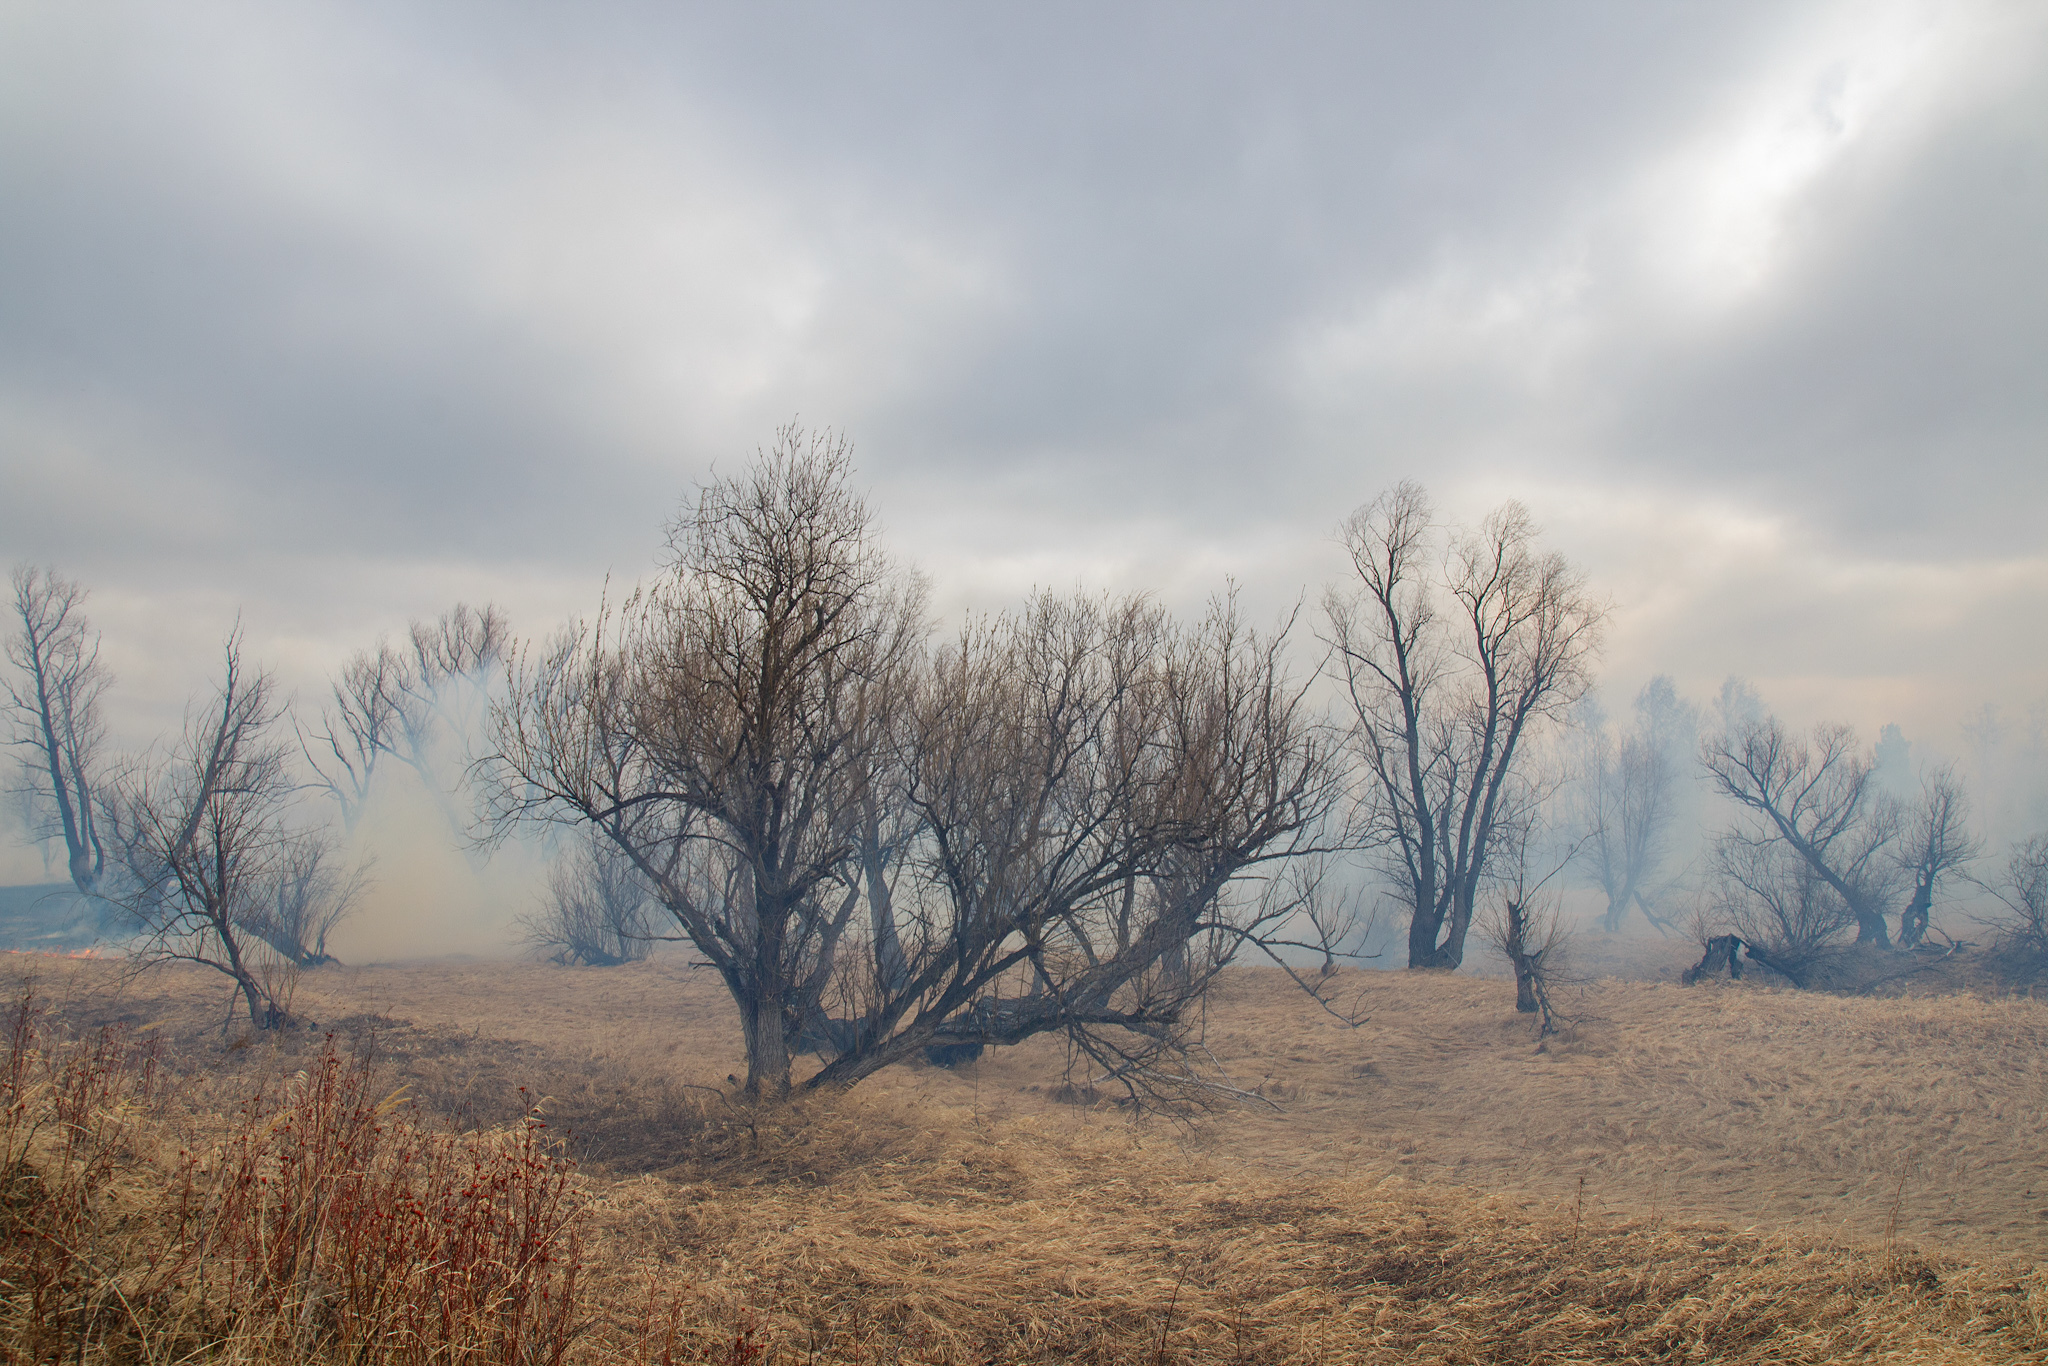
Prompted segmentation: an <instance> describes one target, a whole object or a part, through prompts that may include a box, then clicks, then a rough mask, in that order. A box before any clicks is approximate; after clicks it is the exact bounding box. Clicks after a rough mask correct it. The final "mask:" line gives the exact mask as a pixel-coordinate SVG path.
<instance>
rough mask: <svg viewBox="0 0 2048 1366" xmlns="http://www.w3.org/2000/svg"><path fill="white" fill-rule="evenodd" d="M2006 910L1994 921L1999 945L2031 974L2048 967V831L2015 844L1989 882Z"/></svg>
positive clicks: (2025, 972)
mask: <svg viewBox="0 0 2048 1366" xmlns="http://www.w3.org/2000/svg"><path fill="white" fill-rule="evenodd" d="M1985 885H1986V887H1987V890H1989V891H1990V893H1991V894H1992V895H1993V896H1995V897H1997V898H1998V900H1999V903H2000V904H2001V905H2002V906H2003V907H2004V911H2003V913H2002V914H2001V915H1999V916H1998V917H1997V918H1996V919H1995V920H1994V921H1993V924H1994V925H1995V926H1996V928H1997V930H1998V932H1999V940H2000V943H1999V948H2000V950H2001V951H2002V952H2003V953H2004V954H2005V956H2006V957H2007V958H2008V959H2010V960H2012V961H2013V962H2014V963H2016V964H2017V965H2018V966H2019V968H2020V969H2021V971H2022V972H2023V973H2024V975H2025V976H2027V977H2029V978H2031V977H2034V976H2036V975H2038V974H2039V973H2040V971H2041V970H2042V968H2044V967H2048V834H2041V835H2036V836H2034V837H2033V838H2032V839H2028V840H2022V841H2020V842H2019V843H2018V844H2015V845H2014V846H2013V848H2012V853H2011V855H2010V856H2008V858H2007V859H2006V863H2005V867H2004V869H2003V870H2001V872H2000V874H1999V875H1998V877H1997V879H1996V880H1995V881H1993V882H1990V883H1988V884H1985Z"/></svg>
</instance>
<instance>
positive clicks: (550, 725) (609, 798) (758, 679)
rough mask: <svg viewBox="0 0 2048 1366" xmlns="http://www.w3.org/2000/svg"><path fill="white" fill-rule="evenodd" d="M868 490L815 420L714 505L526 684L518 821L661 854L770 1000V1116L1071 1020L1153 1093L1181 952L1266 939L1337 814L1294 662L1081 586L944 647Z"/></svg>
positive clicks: (743, 977) (720, 967)
mask: <svg viewBox="0 0 2048 1366" xmlns="http://www.w3.org/2000/svg"><path fill="white" fill-rule="evenodd" d="M850 474H851V452H850V448H849V447H848V445H847V444H846V443H845V441H844V440H843V439H841V438H836V437H833V436H831V435H829V434H824V435H808V434H806V433H804V432H802V431H801V430H799V429H796V428H793V427H792V428H786V429H784V430H783V431H782V432H780V433H779V434H778V437H777V441H776V444H775V446H774V447H773V448H772V449H771V450H769V451H766V452H763V453H761V454H760V456H759V458H758V459H757V460H755V461H754V462H753V463H752V464H750V465H749V466H748V468H747V469H746V470H744V471H743V472H741V473H740V474H738V475H735V476H733V477H729V478H723V479H718V480H714V481H713V482H711V483H710V484H708V485H706V486H704V487H703V488H702V489H701V490H700V491H699V494H698V496H697V498H696V500H695V502H694V504H692V505H690V506H689V507H687V508H686V510H685V512H684V515H683V516H682V517H681V518H680V519H679V520H678V521H677V522H676V523H675V524H674V525H673V526H672V527H671V529H670V538H669V545H670V552H671V565H672V567H671V570H670V572H669V573H668V575H667V576H666V577H665V578H664V580H663V581H662V582H660V583H659V584H658V585H656V586H655V587H653V588H651V589H649V590H647V591H644V592H640V593H636V594H635V595H633V596H632V597H631V598H629V599H628V600H627V601H626V602H625V603H624V604H622V605H621V606H620V607H619V608H618V609H616V610H607V611H605V612H602V613H601V614H600V616H599V618H598V620H597V621H596V622H595V623H593V624H591V625H589V626H587V627H578V628H575V629H572V630H571V631H569V632H568V633H566V634H565V635H564V636H563V637H561V638H560V639H558V640H557V641H556V642H555V643H554V644H553V645H552V646H551V647H549V648H547V649H545V650H543V651H541V652H539V653H538V654H536V655H533V656H530V657H523V658H522V659H521V660H520V661H518V662H517V664H516V665H515V668H514V671H513V678H512V684H511V689H510V696H509V700H508V701H507V702H506V703H504V704H503V705H502V706H501V707H499V708H498V709H497V711H496V712H495V714H494V720H493V737H494V742H495V746H496V759H495V782H494V784H493V786H494V790H495V793H496V801H497V811H498V815H499V818H500V821H501V826H500V828H501V829H503V828H509V826H510V825H511V824H512V823H514V822H517V821H520V820H527V819H540V820H554V821H563V822H569V823H579V824H587V825H589V826H592V827H594V828H595V829H596V830H598V831H599V832H600V833H601V834H602V835H603V836H604V837H605V838H606V839H609V840H610V841H612V842H613V844H614V845H615V846H616V847H617V848H618V849H619V850H621V851H622V852H623V853H624V854H625V855H626V856H627V857H628V858H629V859H630V860H631V862H632V864H633V866H634V868H635V870H636V871H637V872H638V874H639V876H640V877H641V879H642V880H643V881H644V882H645V883H646V885H647V886H648V887H649V889H650V890H651V891H652V892H653V894H654V896H655V899H656V900H657V901H658V902H659V903H660V904H661V906H662V907H663V909H664V911H665V912H666V914H667V915H668V916H669V917H670V918H671V919H672V920H673V922H674V924H675V926H676V928H677V930H678V931H679V933H680V934H681V935H683V936H684V937H686V938H687V939H688V940H689V942H690V943H691V944H692V945H693V946H694V947H695V948H696V949H697V951H698V952H699V953H700V954H702V955H703V958H704V960H705V961H706V962H707V963H708V964H709V965H711V966H712V967H713V968H714V969H715V970H716V971H717V972H718V973H719V975H720V977H721V978H722V979H723V981H724V983H725V985H726V988H727V991H728V992H729V993H730V995H731V996H732V999H733V1001H734V1003H735V1005H736V1006H737V1007H738V1011H739V1016H740V1023H741V1031H742V1034H743V1037H744V1041H745V1046H746V1054H747V1080H746V1086H747V1089H748V1091H749V1092H751V1093H753V1094H755V1095H778V1094H781V1093H784V1092H786V1091H787V1090H788V1089H789V1087H790V1085H791V1078H792V1070H791V1063H792V1057H793V1055H794V1053H795V1052H796V1050H797V1048H798V1046H799V1044H800V1043H814V1044H816V1045H817V1046H820V1047H822V1048H823V1049H824V1051H825V1052H826V1053H827V1054H828V1055H829V1056H828V1059H827V1061H826V1063H825V1065H824V1066H823V1067H822V1068H821V1069H820V1070H819V1071H818V1072H816V1073H815V1074H814V1075H812V1076H811V1077H810V1078H808V1080H807V1081H806V1083H805V1084H806V1085H807V1086H811V1087H820V1086H835V1085H850V1084H852V1083H853V1082H856V1081H858V1080H859V1079H861V1078H862V1077H865V1076H867V1075H869V1074H870V1073H872V1072H873V1071H874V1070H876V1069H877V1068H879V1067H882V1066H885V1065H887V1064H889V1063H891V1062H894V1061H898V1060H900V1059H903V1058H906V1057H910V1056H912V1055H914V1054H915V1053H917V1052H918V1051H919V1050H921V1049H925V1048H929V1047H932V1046H934V1045H937V1044H951V1045H955V1046H961V1047H969V1048H971V1047H972V1046H974V1045H977V1044H983V1043H998V1042H1014V1041H1016V1040H1018V1039H1022V1038H1025V1037H1029V1036H1030V1035H1032V1034H1036V1033H1043V1032H1047V1031H1053V1030H1061V1029H1065V1030H1069V1031H1070V1032H1072V1033H1074V1034H1075V1036H1076V1037H1080V1038H1087V1039H1093V1040H1097V1041H1100V1040H1102V1039H1104V1038H1105V1037H1107V1036H1108V1035H1110V1034H1115V1035H1117V1038H1118V1041H1117V1042H1112V1043H1105V1044H1101V1056H1103V1057H1104V1058H1114V1059H1120V1061H1118V1062H1116V1063H1115V1064H1114V1066H1121V1067H1123V1068H1124V1072H1123V1076H1122V1078H1121V1079H1122V1080H1125V1081H1126V1082H1127V1083H1131V1084H1145V1083H1144V1078H1143V1077H1142V1076H1141V1074H1143V1073H1145V1072H1146V1069H1147V1067H1148V1065H1149V1064H1150V1062H1151V1060H1152V1059H1153V1058H1154V1054H1153V1052H1151V1051H1150V1050H1151V1049H1152V1048H1153V1047H1155V1046H1157V1047H1164V1048H1168V1049H1170V1048H1171V1041H1172V1036H1173V1035H1174V1033H1175V1031H1176V1029H1178V1028H1179V1024H1180V1020H1181V1017H1182V1013H1183V1012H1184V1010H1185V1007H1186V1004H1187V1002H1188V1001H1189V1000H1191V999H1193V997H1192V995H1191V992H1192V991H1194V990H1195V989H1196V987H1197V985H1198V983H1199V982H1200V981H1202V980H1206V979H1205V977H1204V976H1203V970H1202V969H1201V968H1199V967H1195V966H1192V965H1188V964H1183V963H1179V962H1177V961H1176V954H1177V953H1179V952H1180V951H1181V950H1184V949H1186V948H1187V947H1188V945H1189V944H1190V943H1191V942H1192V941H1196V940H1199V939H1201V938H1202V937H1203V936H1205V935H1208V936H1212V937H1218V936H1220V937H1221V938H1222V939H1224V940H1228V939H1229V938H1230V937H1231V936H1233V935H1237V934H1240V933H1242V932H1245V931H1247V930H1251V929H1253V927H1254V926H1255V925H1256V923H1257V918H1258V916H1257V912H1256V911H1249V912H1248V911H1245V910H1243V909H1241V907H1240V906H1239V904H1238V900H1237V898H1236V897H1235V893H1236V891H1237V889H1236V887H1235V884H1236V883H1237V882H1238V881H1239V879H1240V877H1241V875H1242V874H1244V873H1245V872H1246V871H1247V869H1249V868H1251V867H1253V866H1254V865H1256V864H1257V863H1259V862H1260V861H1261V860H1265V859H1270V858H1273V857H1276V856H1278V855H1279V854H1280V853H1281V852H1283V851H1285V850H1286V849H1287V848H1289V847H1290V846H1291V845H1292V844H1293V843H1296V842H1300V841H1302V840H1303V839H1305V837H1306V836H1305V832H1307V831H1309V830H1311V829H1313V828H1314V827H1315V825H1316V823H1317V821H1318V820H1319V819H1320V816H1321V813H1322V810H1323V806H1324V805H1326V803H1327V787H1328V782H1327V768H1328V766H1327V762H1326V758H1325V755H1324V753H1323V751H1322V749H1321V748H1320V746H1319V745H1318V743H1317V742H1316V739H1315V736H1314V728H1313V726H1312V725H1311V724H1310V723H1309V720H1308V718H1307V716H1306V714H1305V710H1304V708H1303V706H1302V704H1301V702H1300V698H1299V692H1298V690H1297V689H1295V688H1293V687H1291V686H1290V685H1289V684H1288V682H1287V679H1286V677H1285V674H1284V672H1283V671H1282V669H1281V667H1280V651H1279V645H1278V642H1276V641H1271V640H1265V639H1261V638H1258V637H1256V636H1254V635H1252V634H1251V633H1248V632H1246V631H1244V630H1243V629H1242V627H1241V626H1239V625H1238V624H1237V622H1236V620H1235V616H1234V613H1231V612H1228V611H1223V610H1219V613H1218V614H1216V615H1215V616H1214V617H1213V618H1212V621H1211V623H1210V624H1209V625H1208V626H1207V627H1204V628H1201V629H1198V630H1193V631H1187V630H1178V629H1175V628H1172V627H1171V626H1170V624H1169V623H1167V622H1166V621H1165V619H1164V618H1163V616H1162V615H1161V614H1160V613H1159V612H1158V611H1157V610H1156V609H1154V608H1151V607H1149V606H1147V605H1145V604H1143V603H1140V602H1128V603H1099V602H1093V601H1085V600H1061V599H1054V598H1049V597H1048V598H1042V599H1040V600H1038V601H1037V602H1036V603H1034V604H1033V606H1032V607H1031V608H1030V609H1029V610H1027V611H1026V612H1023V613H1020V614H1017V615H1014V616H1007V617H1002V618H998V619H996V620H994V621H986V622H980V623H977V624H974V625H971V626H970V627H969V628H968V629H967V630H966V631H965V632H964V634H963V635H962V636H961V638H960V640H959V641H958V643H957V644H956V645H954V646H952V647H949V648H947V649H943V650H940V651H937V652H935V653H927V650H926V639H927V634H928V623H927V617H926V609H925V594H924V590H923V586H922V584H921V583H920V582H918V581H917V580H915V579H914V578H911V577H909V576H906V575H903V574H901V573H898V572H897V571H895V570H894V569H893V568H892V567H891V566H890V564H889V562H888V561H887V559H886V558H885V557H884V555H883V554H882V552H881V549H880V547H879V545H878V544H877V541H876V533H875V530H874V525H873V519H872V516H871V514H870V512H869V510H868V508H867V506H866V504H865V503H864V502H863V501H862V500H861V499H860V498H859V497H858V496H857V495H855V494H854V493H853V492H852V491H851V490H850V488H849V486H848V483H849V477H850ZM1250 900H1252V901H1254V902H1255V901H1257V900H1258V899H1257V898H1255V897H1254V898H1250ZM1123 906H1128V907H1129V908H1130V909H1129V910H1128V912H1127V915H1126V919H1125V920H1124V922H1123V924H1124V926H1125V931H1124V934H1123V936H1122V938H1121V940H1119V938H1118V936H1117V934H1116V932H1115V931H1114V930H1113V929H1112V928H1111V926H1110V919H1109V918H1110V917H1111V916H1112V915H1113V914H1114V912H1115V909H1116V908H1118V907H1123ZM1138 1040H1142V1041H1144V1042H1142V1043H1139V1042H1135V1041H1138ZM1151 1071H1152V1074H1153V1075H1154V1076H1156V1075H1157V1073H1158V1068H1157V1067H1152V1069H1151Z"/></svg>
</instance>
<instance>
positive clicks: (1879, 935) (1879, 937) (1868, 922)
mask: <svg viewBox="0 0 2048 1366" xmlns="http://www.w3.org/2000/svg"><path fill="white" fill-rule="evenodd" d="M1849 909H1850V910H1852V911H1854V912H1855V913H1856V942H1857V943H1859V944H1874V945H1876V946H1877V947H1878V948H1881V949H1888V948H1890V947H1891V946H1892V936H1891V932H1890V931H1889V930H1888V929H1886V928H1885V923H1884V912H1883V911H1873V910H1869V909H1867V908H1866V907H1864V906H1862V905H1860V904H1857V903H1854V902H1852V903H1851V904H1850V907H1849Z"/></svg>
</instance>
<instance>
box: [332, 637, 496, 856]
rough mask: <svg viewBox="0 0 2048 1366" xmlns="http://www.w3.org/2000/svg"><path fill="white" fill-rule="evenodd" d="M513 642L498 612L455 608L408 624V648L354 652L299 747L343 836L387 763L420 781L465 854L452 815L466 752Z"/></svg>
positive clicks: (460, 821)
mask: <svg viewBox="0 0 2048 1366" xmlns="http://www.w3.org/2000/svg"><path fill="white" fill-rule="evenodd" d="M510 640H511V628H510V626H509V625H508V624H507V622H506V619H505V616H504V614H503V613H501V612H500V611H499V610H498V609H497V608H496V607H493V606H491V605H490V604H489V603H486V604H485V605H484V606H483V607H482V608H481V609H472V608H471V607H470V606H469V604H467V603H461V602H458V603H456V604H455V606H454V607H453V608H451V609H450V610H449V611H447V612H444V613H442V615H441V617H440V619H439V620H438V621H433V622H425V621H415V622H413V623H412V626H411V629H410V630H409V631H408V632H407V634H406V641H405V644H404V645H402V646H393V645H389V644H379V645H378V646H377V648H376V649H374V650H363V651H359V652H358V653H357V654H356V655H355V656H354V657H353V658H351V659H350V660H349V661H348V663H347V664H345V665H344V666H343V667H342V671H341V674H340V676H339V677H338V678H337V679H336V680H335V681H334V684H333V689H332V697H331V699H330V701H329V703H328V705H327V707H326V709H325V710H324V712H323V713H322V716H321V724H320V730H319V731H318V732H317V733H316V734H312V735H302V736H301V738H300V747H301V749H302V750H303V752H304V753H305V756H306V760H307V762H308V763H309V764H311V765H312V767H313V770H314V772H315V773H316V774H317V775H318V777H319V781H320V783H321V785H322V786H323V787H325V788H326V789H327V792H328V795H329V796H330V797H332V798H333V799H334V802H335V805H336V807H337V808H338V809H339V810H340V812H341V817H342V823H343V825H344V827H345V828H346V829H347V830H349V831H351V832H353V831H354V829H355V828H356V824H357V822H358V821H360V820H361V819H362V815H363V811H364V809H365V807H366V806H367V804H368V802H369V800H370V794H371V790H372V788H373V786H374V785H375V781H376V777H377V772H378V769H379V767H380V765H381V763H382V761H384V760H385V759H390V760H392V761H395V762H397V763H400V764H403V765H404V766H405V767H406V768H407V769H409V770H410V771H411V772H412V773H413V775H414V776H415V777H417V778H418V780H419V783H420V786H421V788H422V790H424V791H425V792H426V794H427V796H428V797H429V799H430V800H432V802H433V803H434V807H435V809H436V810H437V811H439V812H440V813H441V817H442V819H443V820H444V821H445V822H446V823H447V825H448V829H449V833H450V835H451V837H452V838H453V839H454V840H455V841H456V843H457V844H458V845H460V846H462V847H464V848H467V847H468V844H469V836H470V829H469V821H468V819H467V818H466V817H465V816H464V815H463V814H462V812H460V811H459V810H458V809H457V808H456V805H455V793H456V791H457V789H458V788H459V786H460V784H461V782H462V780H463V776H464V775H465V772H466V769H467V760H468V756H467V755H466V754H465V753H464V752H463V751H464V747H465V745H466V743H467V742H468V740H469V739H470V738H471V737H472V736H473V735H474V733H475V732H476V731H477V729H478V725H479V723H480V721H481V720H482V717H483V714H484V711H485V709H486V708H487V706H488V697H487V689H488V687H489V683H490V676H491V674H492V673H493V671H495V670H496V669H497V668H498V667H500V666H501V665H502V664H503V662H504V657H505V651H506V648H507V646H508V644H509V642H510ZM451 768H453V769H454V770H455V771H456V772H455V774H454V775H453V776H451V774H450V773H449V770H450V769H451Z"/></svg>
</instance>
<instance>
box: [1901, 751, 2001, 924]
mask: <svg viewBox="0 0 2048 1366" xmlns="http://www.w3.org/2000/svg"><path fill="white" fill-rule="evenodd" d="M1983 851H1984V843H1983V841H1982V840H1981V839H1979V838H1978V837H1977V836H1976V835H1975V834H1974V833H1972V831H1971V829H1970V803H1969V796H1968V794H1967V793H1965V792H1964V790H1963V786H1962V783H1961V781H1960V780H1959V779H1958V778H1957V777H1956V771H1955V766H1954V765H1953V764H1944V765H1943V766H1942V767H1940V768H1937V769H1935V770H1934V771H1933V772H1932V773H1929V774H1928V775H1927V776H1926V777H1925V778H1924V779H1922V780H1921V784H1920V795H1919V799H1918V800H1917V801H1916V802H1914V804H1913V805H1912V807H1911V808H1910V809H1908V811H1907V812H1906V816H1905V823H1904V828H1903V829H1902V831H1901V832H1900V837H1899V841H1898V845H1897V849H1896V854H1895V857H1896V858H1897V860H1898V864H1899V870H1900V872H1901V873H1902V874H1903V875H1904V877H1905V878H1906V879H1907V880H1908V881H1909V882H1910V883H1911V885H1912V888H1913V891H1912V894H1911V895H1910V896H1909V897H1907V899H1906V904H1905V907H1904V908H1903V909H1902V910H1901V911H1900V912H1899V943H1900V945H1901V946H1902V947H1905V948H1909V949H1910V948H1917V947H1918V946H1919V944H1920V942H1921V941H1922V940H1923V939H1925V938H1926V936H1927V922H1928V920H1929V918H1930V916H1931V915H1932V914H1933V908H1934V898H1935V896H1936V895H1937V894H1938V893H1939V891H1940V889H1941V884H1942V883H1943V882H1944V881H1947V880H1949V879H1951V878H1954V877H1956V876H1957V875H1958V874H1959V873H1960V872H1961V871H1962V869H1963V868H1965V867H1966V866H1967V865H1968V864H1970V863H1971V862H1972V861H1974V860H1975V859H1976V858H1977V856H1978V855H1979V854H1981V853H1982V852H1983Z"/></svg>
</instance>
